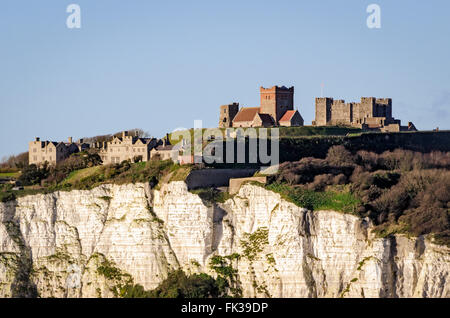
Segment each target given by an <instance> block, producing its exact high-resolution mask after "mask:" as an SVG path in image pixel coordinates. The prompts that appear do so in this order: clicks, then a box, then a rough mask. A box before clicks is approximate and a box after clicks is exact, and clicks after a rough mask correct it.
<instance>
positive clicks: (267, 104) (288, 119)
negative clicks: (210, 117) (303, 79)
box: [219, 86, 303, 128]
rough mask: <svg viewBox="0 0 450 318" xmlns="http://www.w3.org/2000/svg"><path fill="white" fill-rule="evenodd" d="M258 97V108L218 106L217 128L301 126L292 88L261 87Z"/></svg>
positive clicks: (234, 105) (235, 105) (233, 104)
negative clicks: (259, 99)
mask: <svg viewBox="0 0 450 318" xmlns="http://www.w3.org/2000/svg"><path fill="white" fill-rule="evenodd" d="M260 96H261V102H260V106H259V107H242V108H241V109H239V104H238V103H232V104H228V105H222V106H220V118H219V127H220V128H229V127H276V126H287V127H289V126H303V118H302V116H301V115H300V113H299V112H298V111H297V110H294V87H290V88H287V87H284V86H282V87H278V86H273V87H271V88H264V87H261V88H260Z"/></svg>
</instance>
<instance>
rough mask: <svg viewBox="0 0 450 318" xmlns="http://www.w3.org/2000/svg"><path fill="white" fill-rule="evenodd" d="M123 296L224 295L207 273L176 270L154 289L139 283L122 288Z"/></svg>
mask: <svg viewBox="0 0 450 318" xmlns="http://www.w3.org/2000/svg"><path fill="white" fill-rule="evenodd" d="M121 296H122V297H123V298H217V297H224V296H226V295H225V293H224V290H223V288H221V287H220V285H219V284H218V283H217V281H216V280H215V279H214V278H213V277H211V276H209V275H207V274H204V273H202V274H192V275H189V276H188V275H186V274H185V273H184V272H183V271H182V270H176V271H173V272H171V273H169V275H168V276H167V278H166V279H165V280H164V281H162V282H161V283H160V284H159V286H158V287H156V288H155V289H154V290H150V291H146V290H145V289H144V288H143V287H142V286H141V285H127V286H125V287H124V288H122V291H121Z"/></svg>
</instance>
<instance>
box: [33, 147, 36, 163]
mask: <svg viewBox="0 0 450 318" xmlns="http://www.w3.org/2000/svg"><path fill="white" fill-rule="evenodd" d="M35 150H36V149H35ZM33 160H34V161H37V156H33Z"/></svg>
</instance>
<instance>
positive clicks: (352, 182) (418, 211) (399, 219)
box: [267, 146, 450, 244]
mask: <svg viewBox="0 0 450 318" xmlns="http://www.w3.org/2000/svg"><path fill="white" fill-rule="evenodd" d="M267 188H269V189H270V190H273V191H275V192H278V193H281V194H282V196H283V197H285V198H286V199H288V200H290V201H292V202H294V203H296V204H298V205H299V206H302V207H305V208H308V209H311V210H318V209H334V210H337V211H343V212H351V213H357V214H359V215H360V216H362V217H366V216H368V217H370V218H371V219H372V220H373V222H374V223H375V224H376V226H377V227H376V230H377V231H378V232H379V233H380V235H383V236H385V235H389V234H392V233H407V234H410V235H415V236H418V235H423V234H432V235H433V236H434V237H435V239H436V241H437V242H439V243H442V244H450V216H449V212H448V211H449V208H450V206H449V202H450V153H443V152H432V153H427V154H424V153H419V152H412V151H407V150H400V149H398V150H395V151H387V152H384V153H382V154H376V153H373V152H367V151H359V152H357V153H355V154H352V153H351V152H349V151H348V150H346V149H345V148H344V147H343V146H334V147H332V148H330V150H329V151H328V154H327V156H326V158H325V159H317V158H303V159H301V160H300V161H297V162H285V163H282V164H280V169H279V171H278V173H277V174H276V175H274V176H270V177H269V184H268V186H267Z"/></svg>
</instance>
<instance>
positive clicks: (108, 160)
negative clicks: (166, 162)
mask: <svg viewBox="0 0 450 318" xmlns="http://www.w3.org/2000/svg"><path fill="white" fill-rule="evenodd" d="M156 144H157V139H155V138H139V137H138V136H130V135H129V134H128V131H124V132H122V137H113V139H112V140H111V141H108V142H106V143H101V144H98V145H96V146H98V148H99V153H98V154H99V156H100V158H101V159H102V161H103V164H115V163H121V162H122V161H125V160H131V161H133V162H137V161H148V160H150V151H151V150H152V149H153V148H154V147H155V146H156Z"/></svg>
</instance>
